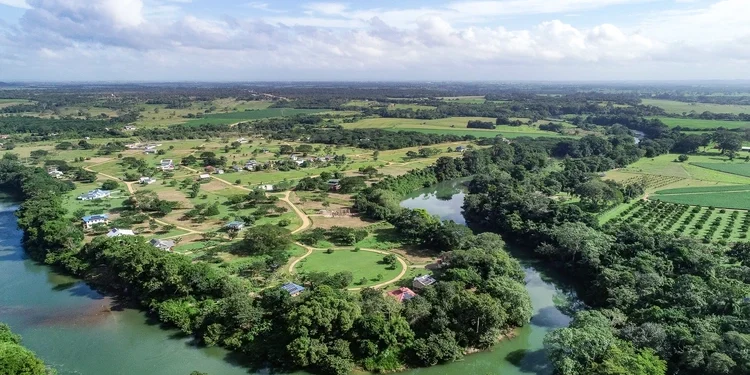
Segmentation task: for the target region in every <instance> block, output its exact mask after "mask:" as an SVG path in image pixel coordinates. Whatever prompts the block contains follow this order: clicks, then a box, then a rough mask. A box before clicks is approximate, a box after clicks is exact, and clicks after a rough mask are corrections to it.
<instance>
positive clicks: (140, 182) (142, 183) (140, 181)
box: [138, 177, 156, 185]
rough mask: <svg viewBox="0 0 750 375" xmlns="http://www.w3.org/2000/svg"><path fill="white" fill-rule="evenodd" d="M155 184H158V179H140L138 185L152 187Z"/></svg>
mask: <svg viewBox="0 0 750 375" xmlns="http://www.w3.org/2000/svg"><path fill="white" fill-rule="evenodd" d="M154 182H156V179H155V178H152V177H141V178H139V179H138V183H139V184H141V185H151V184H153V183H154Z"/></svg>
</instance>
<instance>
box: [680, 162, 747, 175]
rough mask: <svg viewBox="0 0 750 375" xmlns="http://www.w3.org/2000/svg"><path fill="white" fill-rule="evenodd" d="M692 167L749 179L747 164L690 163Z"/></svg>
mask: <svg viewBox="0 0 750 375" xmlns="http://www.w3.org/2000/svg"><path fill="white" fill-rule="evenodd" d="M690 164H692V165H695V166H698V167H701V168H706V169H710V170H714V171H719V172H724V173H730V174H736V175H739V176H745V177H750V163H748V162H737V163H690Z"/></svg>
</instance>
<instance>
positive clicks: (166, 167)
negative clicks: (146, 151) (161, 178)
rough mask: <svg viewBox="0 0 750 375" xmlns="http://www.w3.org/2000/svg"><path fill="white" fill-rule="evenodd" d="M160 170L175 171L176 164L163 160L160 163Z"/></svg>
mask: <svg viewBox="0 0 750 375" xmlns="http://www.w3.org/2000/svg"><path fill="white" fill-rule="evenodd" d="M159 168H161V170H162V171H173V170H174V162H173V161H172V159H161V160H160V161H159Z"/></svg>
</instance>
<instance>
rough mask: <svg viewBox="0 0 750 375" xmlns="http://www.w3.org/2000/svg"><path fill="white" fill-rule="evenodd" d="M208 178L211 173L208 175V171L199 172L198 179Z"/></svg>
mask: <svg viewBox="0 0 750 375" xmlns="http://www.w3.org/2000/svg"><path fill="white" fill-rule="evenodd" d="M210 178H211V175H210V174H208V173H202V174H200V175H199V176H198V179H200V180H208V179H210Z"/></svg>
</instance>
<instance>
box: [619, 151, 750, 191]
mask: <svg viewBox="0 0 750 375" xmlns="http://www.w3.org/2000/svg"><path fill="white" fill-rule="evenodd" d="M676 158H677V155H674V154H665V155H659V156H656V157H654V158H650V159H649V158H641V159H640V160H638V161H637V162H635V163H633V164H631V165H629V166H628V167H626V168H623V169H620V170H619V171H618V172H625V173H630V174H642V175H656V176H671V177H680V178H684V179H687V180H700V181H704V182H706V183H714V184H716V185H719V184H724V185H726V184H750V177H745V176H741V175H737V174H730V173H726V172H722V171H719V170H713V169H707V168H702V167H699V166H697V165H693V164H695V163H719V162H721V164H722V165H726V166H727V167H729V166H732V165H742V166H746V165H747V164H746V162H745V161H744V160H737V159H735V160H734V161H728V159H727V158H726V157H723V156H720V155H718V153H717V154H703V155H690V159H689V160H688V161H687V162H685V163H680V162H677V161H675V159H676Z"/></svg>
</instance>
